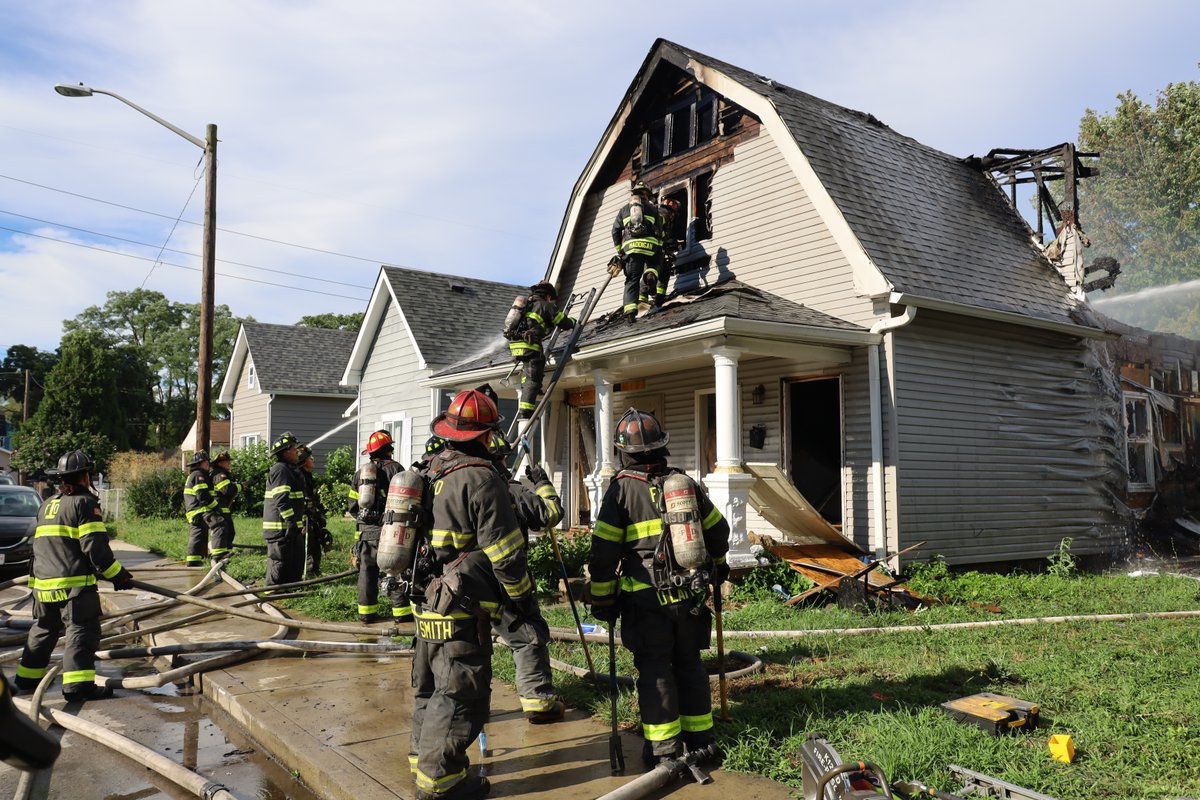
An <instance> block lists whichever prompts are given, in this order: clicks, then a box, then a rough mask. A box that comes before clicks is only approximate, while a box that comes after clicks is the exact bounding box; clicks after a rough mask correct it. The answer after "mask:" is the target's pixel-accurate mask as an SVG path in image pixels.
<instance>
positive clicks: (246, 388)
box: [217, 322, 355, 471]
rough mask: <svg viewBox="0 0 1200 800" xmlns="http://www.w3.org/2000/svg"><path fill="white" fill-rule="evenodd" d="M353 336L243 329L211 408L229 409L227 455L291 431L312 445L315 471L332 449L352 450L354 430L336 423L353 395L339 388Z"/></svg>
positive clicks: (294, 328) (259, 326)
mask: <svg viewBox="0 0 1200 800" xmlns="http://www.w3.org/2000/svg"><path fill="white" fill-rule="evenodd" d="M354 339H355V333H354V332H353V331H339V330H327V329H325V328H309V327H304V326H300V325H270V324H266V323H262V322H245V323H243V324H242V327H241V330H239V331H238V337H237V342H236V343H235V344H234V346H233V355H232V356H231V357H230V359H229V371H228V372H226V373H225V380H224V381H223V382H222V383H221V394H220V395H219V396H218V397H217V402H219V403H224V404H225V405H227V406H229V414H230V417H229V425H230V431H229V442H230V446H231V447H245V446H246V445H249V444H256V443H262V444H267V445H269V444H270V443H271V442H272V441H273V440H274V439H275V437H277V436H279V435H280V434H282V433H284V432H285V431H291V432H292V433H293V434H294V435H295V436H296V437H297V438H298V439H299V440H300V441H301V442H311V441H313V440H314V439H317V438H318V437H321V436H324V435H325V434H327V433H328V432H329V431H331V430H333V429H335V428H337V427H338V426H339V425H345V427H343V428H342V429H341V430H340V431H337V432H336V433H334V434H332V435H330V436H329V437H327V438H325V439H324V440H323V441H321V442H319V443H318V444H316V445H315V446H314V447H313V456H314V461H315V464H316V467H315V468H316V469H317V470H318V471H320V470H321V469H323V468H324V464H325V457H326V456H327V455H329V453H331V452H333V451H334V450H336V449H337V448H339V447H342V446H344V445H353V444H354V426H353V424H349V425H346V424H345V423H346V419H345V418H344V417H343V416H342V415H343V413H344V412H345V411H346V408H347V406H349V405H350V403H351V402H352V401H353V400H354V396H355V395H354V390H352V389H347V388H346V387H344V386H342V385H340V384H339V382H338V381H339V379H340V378H341V375H342V370H343V368H344V367H345V365H346V360H347V359H348V358H349V357H350V350H351V348H352V347H353V346H354Z"/></svg>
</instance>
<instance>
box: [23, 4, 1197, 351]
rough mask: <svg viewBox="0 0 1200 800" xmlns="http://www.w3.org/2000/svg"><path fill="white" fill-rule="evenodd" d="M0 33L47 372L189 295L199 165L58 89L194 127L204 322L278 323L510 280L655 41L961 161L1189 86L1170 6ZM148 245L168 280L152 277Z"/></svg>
mask: <svg viewBox="0 0 1200 800" xmlns="http://www.w3.org/2000/svg"><path fill="white" fill-rule="evenodd" d="M439 6H441V7H439ZM1051 9H1053V10H1052V11H1051ZM0 13H2V18H3V20H4V24H3V26H2V28H0V109H3V113H2V114H0V299H2V301H3V312H0V349H3V348H4V347H7V346H8V345H9V344H14V343H22V344H31V345H35V346H37V347H40V348H43V349H53V348H54V347H55V346H57V343H58V341H59V338H60V336H61V333H62V320H63V319H66V318H70V317H73V316H75V315H76V314H78V313H79V312H80V311H82V310H83V309H84V308H85V307H87V306H89V305H93V304H97V303H102V302H103V301H104V296H105V293H106V292H108V291H112V290H129V289H133V288H136V287H138V286H140V285H144V286H145V287H146V288H149V289H156V290H158V291H161V292H163V293H164V294H166V295H167V296H168V297H170V298H171V299H173V300H177V301H186V302H195V301H196V300H197V299H198V296H199V283H200V280H199V273H198V272H196V271H191V270H189V269H185V267H190V268H193V269H194V268H196V267H198V265H199V258H198V257H197V256H196V255H195V254H198V253H199V251H200V230H201V229H200V226H199V224H198V223H199V222H200V221H201V219H202V214H201V212H202V206H203V199H202V198H203V184H202V183H199V185H198V182H199V181H200V178H201V172H200V168H199V163H200V155H201V154H200V151H199V150H198V149H197V148H196V147H195V146H193V145H192V144H189V143H188V142H187V141H185V140H184V139H182V138H180V137H178V136H176V135H175V134H173V133H171V132H170V131H168V130H166V129H164V128H161V127H159V126H158V125H156V124H155V123H154V122H153V121H151V120H150V119H147V118H145V117H143V116H141V115H140V114H138V113H137V112H135V111H133V110H132V109H130V108H128V107H126V106H124V105H123V104H121V103H119V102H118V101H116V100H114V99H112V98H109V97H103V96H97V97H92V98H81V99H67V98H63V97H60V96H59V95H57V94H55V93H54V91H53V90H52V87H53V86H54V84H56V83H60V82H63V83H80V82H82V83H85V84H88V85H91V86H94V87H98V88H103V89H107V90H109V91H112V92H116V93H118V94H120V95H123V96H124V97H127V98H129V99H130V100H132V101H133V102H135V103H137V104H138V105H141V106H143V107H145V108H147V109H149V110H150V111H153V112H154V113H156V114H158V115H159V116H161V117H163V118H165V119H167V120H169V121H171V122H172V123H174V124H175V125H177V126H179V127H180V128H182V129H184V130H186V131H188V132H190V133H192V134H194V135H196V136H199V137H203V135H204V129H205V125H206V124H207V123H216V124H217V125H218V127H219V138H220V140H221V143H220V146H219V148H218V155H219V161H220V168H219V170H218V183H219V185H218V192H217V194H218V201H217V208H218V214H217V217H218V225H219V227H220V228H222V229H223V230H222V231H221V232H219V233H218V239H217V257H218V259H221V260H222V262H224V263H221V262H219V263H218V266H217V269H218V273H224V275H219V277H218V279H217V302H219V303H225V304H228V305H229V306H230V307H231V308H232V310H233V311H234V313H235V314H238V315H246V314H250V315H253V316H254V317H255V318H256V319H258V320H260V321H264V322H281V323H293V322H295V321H297V320H298V319H299V318H300V317H301V316H303V315H306V314H314V313H320V312H324V311H333V312H339V313H347V312H352V311H359V310H362V309H363V308H364V307H365V305H366V298H367V297H368V295H369V287H370V286H371V284H372V282H373V280H374V278H375V275H376V272H377V270H378V266H379V264H380V263H389V264H399V265H404V266H409V267H414V268H418V269H427V270H432V271H439V272H447V273H452V274H462V275H473V276H480V277H489V278H495V279H500V280H507V281H513V282H526V281H529V282H532V281H534V280H536V279H538V278H539V277H540V276H541V275H542V274H543V272H544V271H545V268H546V265H547V263H548V261H549V259H550V255H551V248H552V247H553V245H554V240H555V237H556V235H557V232H558V228H559V223H560V221H561V218H562V213H563V210H564V208H565V206H566V203H567V200H568V198H569V195H570V191H571V187H572V185H573V184H574V182H575V180H576V178H577V177H578V176H579V173H580V172H581V170H582V169H583V167H584V165H585V164H586V161H587V159H588V157H589V156H590V154H591V152H592V150H593V148H594V147H595V146H596V143H597V141H598V139H599V137H600V135H601V134H602V133H603V131H604V128H605V126H606V125H607V124H608V121H609V119H610V118H611V116H612V114H613V112H614V111H615V110H616V106H617V103H618V102H619V101H620V100H621V98H622V96H623V95H624V93H625V90H626V88H627V87H628V85H629V83H630V81H631V80H632V79H633V77H634V73H635V71H636V70H637V68H638V67H639V66H640V64H641V62H642V60H643V59H644V58H645V55H646V53H647V51H648V50H649V48H650V46H651V44H652V43H653V42H654V39H655V38H656V37H658V36H662V37H665V38H668V39H671V40H673V41H676V42H679V43H680V44H683V45H685V46H688V47H691V48H694V49H696V50H699V51H701V52H704V53H706V54H708V55H711V56H713V57H715V58H719V59H721V60H724V61H728V62H731V63H734V64H737V65H739V66H742V67H745V68H747V69H750V70H753V71H755V72H758V73H761V74H764V75H767V76H769V77H772V78H774V79H776V80H778V81H780V82H782V83H786V84H788V85H791V86H794V87H796V88H798V89H801V90H804V91H807V92H810V93H812V94H815V95H818V96H820V97H823V98H825V99H827V100H830V101H833V102H835V103H839V104H841V105H844V106H848V107H851V108H855V109H859V110H862V111H869V112H871V113H873V114H874V115H875V116H877V117H879V118H880V119H882V120H883V121H884V122H886V123H887V124H888V125H890V126H892V127H893V128H895V129H896V130H898V131H900V132H901V133H904V134H906V135H909V136H912V137H914V138H916V139H918V140H920V141H922V142H924V143H925V144H928V145H930V146H933V147H936V148H938V149H941V150H944V151H946V152H949V153H952V154H955V155H962V156H965V155H968V154H971V153H975V154H982V153H985V152H987V151H988V150H989V149H991V148H993V147H1047V146H1050V145H1053V144H1057V143H1059V142H1062V141H1066V140H1074V139H1075V138H1076V136H1077V133H1078V124H1079V118H1080V116H1081V115H1082V113H1083V110H1084V109H1085V108H1088V107H1091V108H1095V109H1098V110H1109V109H1111V108H1112V107H1113V106H1114V105H1115V97H1116V95H1117V94H1118V93H1119V92H1122V91H1124V90H1126V89H1131V90H1133V91H1134V92H1135V93H1137V94H1138V95H1139V96H1141V97H1142V98H1143V99H1146V100H1152V99H1153V97H1154V94H1155V92H1156V91H1157V90H1158V89H1159V88H1161V87H1163V86H1165V85H1166V84H1167V83H1169V82H1173V81H1187V80H1196V79H1197V78H1198V77H1200V76H1198V75H1197V66H1196V64H1197V60H1198V59H1200V46H1198V45H1197V38H1196V32H1197V31H1200V4H1195V3H1189V2H1143V3H1139V4H1136V5H1131V4H1128V3H1124V2H1110V1H1108V0H1100V1H1098V2H1060V3H1056V4H1045V3H1040V2H1027V1H1026V0H1017V1H1015V2H1009V3H1006V4H984V3H964V2H962V1H961V0H959V2H872V1H871V0H863V1H862V2H857V3H845V2H792V3H784V2H780V3H768V2H759V1H758V0H742V1H741V2H738V3H715V2H706V1H704V0H699V1H698V0H692V1H691V2H687V3H682V2H679V3H676V2H660V3H656V4H650V5H646V4H629V5H626V4H621V3H613V2H608V3H602V4H600V3H597V4H593V3H588V4H583V3H578V4H576V3H562V2H541V1H540V0H523V1H521V0H518V1H516V2H505V3H496V2H472V1H471V0H465V1H463V0H460V2H456V3H454V4H419V3H413V2H396V1H395V0H387V1H384V0H380V1H379V2H357V1H355V0H342V1H341V2H336V3H335V2H332V0H311V1H310V2H297V1H296V0H288V1H287V2H284V1H283V0H238V1H237V2H234V1H233V0H204V2H196V1H194V0H169V1H167V0H144V1H143V2H132V1H128V0H111V1H110V2H104V3H84V2H78V1H77V2H53V0H40V1H39V2H37V3H28V2H21V0H0ZM193 189H194V190H195V194H194V195H193V194H192V192H193ZM189 197H190V199H189ZM85 198H90V199H85ZM101 201H103V202H101ZM143 212H153V213H152V214H148V213H143ZM181 212H182V218H181V219H182V221H181V222H180V223H179V224H178V225H175V218H176V217H178V216H179V215H180V213H181ZM155 215H160V216H155ZM1084 222H1085V226H1086V220H1085V221H1084ZM172 228H174V230H172ZM14 230H15V231H22V232H24V233H22V234H17V233H13V232H12V231H14ZM98 234H107V236H101V235H98ZM242 234H246V235H242ZM39 237H41V238H39ZM111 237H119V238H111ZM252 237H259V238H252ZM122 240H125V241H122ZM267 240H273V241H267ZM64 241H66V242H72V243H74V244H75V245H84V246H83V247H80V246H73V245H72V244H66V243H64ZM135 243H144V244H135ZM164 245H165V246H166V247H167V248H170V249H171V250H176V251H183V252H171V250H166V251H164V252H163V253H162V255H161V259H162V261H164V262H169V264H173V265H179V266H169V265H159V266H157V267H155V266H153V264H154V259H155V258H156V257H157V256H158V252H159V248H161V247H163V246H164ZM89 248H103V249H104V250H114V251H117V252H119V253H121V254H122V255H114V254H111V253H106V252H101V251H100V250H96V249H89ZM319 251H326V252H319ZM333 254H340V255H333ZM131 256H137V258H134V257H131ZM147 259H148V260H147ZM233 276H241V277H242V278H252V279H254V280H256V281H267V282H269V283H275V284H284V285H286V286H287V287H296V288H282V287H277V286H270V285H266V284H263V283H254V282H250V281H246V280H240V279H238V278H237V277H233ZM300 289H303V290H308V291H300Z"/></svg>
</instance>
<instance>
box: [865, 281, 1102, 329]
mask: <svg viewBox="0 0 1200 800" xmlns="http://www.w3.org/2000/svg"><path fill="white" fill-rule="evenodd" d="M888 302H890V303H891V304H892V305H900V306H912V307H914V308H925V309H928V310H930V311H945V312H947V313H949V314H959V315H961V316H964V317H975V318H977V319H986V320H991V321H993V322H1003V323H1006V324H1008V325H1019V326H1021V327H1024V328H1039V329H1041V330H1046V331H1054V332H1055V333H1065V334H1067V335H1068V336H1078V337H1080V338H1083V339H1119V338H1120V335H1119V334H1116V333H1109V332H1108V331H1105V330H1101V329H1100V328H1092V327H1090V326H1088V325H1077V324H1075V323H1072V322H1054V321H1053V320H1048V319H1039V318H1037V317H1029V316H1026V315H1024V314H1017V313H1014V312H1012V311H996V310H995V309H990V308H979V307H978V306H968V305H963V304H962V303H954V302H951V301H949V300H937V299H935V298H932V297H919V296H917V295H912V294H908V293H906V292H892V293H891V295H890V296H889V297H888Z"/></svg>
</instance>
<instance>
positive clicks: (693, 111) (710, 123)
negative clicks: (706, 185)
mask: <svg viewBox="0 0 1200 800" xmlns="http://www.w3.org/2000/svg"><path fill="white" fill-rule="evenodd" d="M718 106H719V103H718V102H717V98H716V97H714V96H713V95H711V94H707V93H706V94H704V95H700V94H699V93H697V94H696V95H695V96H694V97H693V98H692V100H691V101H690V102H688V103H686V104H684V105H682V106H678V105H677V106H674V107H671V108H670V109H669V110H667V111H666V112H665V113H664V114H663V116H661V117H657V118H656V119H654V120H653V121H652V122H650V124H649V125H647V126H646V133H645V135H644V137H643V139H642V164H643V165H644V166H649V165H650V164H655V163H657V162H659V161H661V160H662V159H664V158H666V157H667V156H672V155H675V154H676V153H682V152H684V151H685V150H690V149H691V148H693V147H696V146H697V145H701V144H704V143H705V142H707V141H709V140H711V139H714V138H716V136H717V134H718V133H719V130H718V129H719V127H720V126H719V125H718V122H717V117H718V114H719V113H720V112H719V108H718Z"/></svg>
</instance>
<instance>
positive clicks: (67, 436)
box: [12, 420, 116, 474]
mask: <svg viewBox="0 0 1200 800" xmlns="http://www.w3.org/2000/svg"><path fill="white" fill-rule="evenodd" d="M13 448H14V450H13V456H12V463H13V466H14V467H16V468H17V469H19V470H21V471H22V472H28V473H31V474H33V473H37V472H38V470H43V469H50V468H51V467H54V466H57V465H58V459H59V457H60V456H61V455H62V454H63V453H66V452H69V451H71V450H82V451H83V452H85V453H87V454H88V455H89V456H91V457H92V460H93V461H95V462H96V470H97V471H98V472H105V471H106V470H107V469H108V460H109V459H110V458H112V454H113V452H114V451H115V450H116V448H115V447H114V446H113V443H112V441H111V440H110V439H109V438H108V437H107V436H104V435H103V434H99V433H86V432H72V431H69V430H65V431H43V430H40V429H39V428H37V427H36V426H35V425H34V424H33V422H32V420H31V421H30V422H27V423H25V425H24V426H23V427H22V428H21V429H20V430H19V431H17V433H16V435H15V436H14V437H13Z"/></svg>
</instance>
